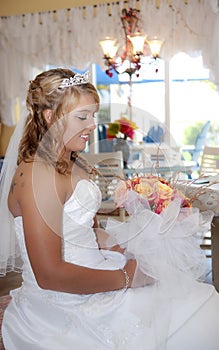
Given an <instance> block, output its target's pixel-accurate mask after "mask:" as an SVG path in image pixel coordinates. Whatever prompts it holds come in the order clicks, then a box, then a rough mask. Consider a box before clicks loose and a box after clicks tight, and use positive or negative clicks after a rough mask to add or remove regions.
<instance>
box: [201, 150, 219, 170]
mask: <svg viewBox="0 0 219 350" xmlns="http://www.w3.org/2000/svg"><path fill="white" fill-rule="evenodd" d="M201 174H203V175H210V176H211V175H218V174H219V147H210V146H205V147H204V149H203V153H202V158H201V164H200V175H201Z"/></svg>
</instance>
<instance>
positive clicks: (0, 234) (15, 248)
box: [0, 112, 27, 277]
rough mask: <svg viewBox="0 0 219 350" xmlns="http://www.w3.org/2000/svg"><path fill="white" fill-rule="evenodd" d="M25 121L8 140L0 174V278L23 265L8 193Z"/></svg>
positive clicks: (23, 119) (24, 118) (22, 120)
mask: <svg viewBox="0 0 219 350" xmlns="http://www.w3.org/2000/svg"><path fill="white" fill-rule="evenodd" d="M26 114H27V112H26ZM25 121H26V116H24V114H23V115H22V116H21V119H20V121H19V123H18V125H17V126H16V128H15V131H14V133H13V135H12V137H11V139H10V143H9V146H8V148H7V152H6V155H5V158H4V162H3V166H2V170H1V173H0V277H3V276H4V275H5V274H6V273H7V272H10V271H16V272H20V271H21V269H22V265H23V263H22V260H21V257H20V248H19V245H18V242H17V239H16V234H15V225H14V219H13V216H12V214H11V213H10V211H9V209H8V193H9V190H10V186H11V181H12V178H13V175H14V173H15V170H16V168H17V156H18V146H19V143H20V140H21V137H22V134H23V128H24V124H25Z"/></svg>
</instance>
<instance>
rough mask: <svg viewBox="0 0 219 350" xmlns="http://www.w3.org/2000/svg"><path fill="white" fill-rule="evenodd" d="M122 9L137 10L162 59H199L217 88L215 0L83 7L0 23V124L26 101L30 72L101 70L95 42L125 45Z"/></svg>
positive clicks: (218, 62) (218, 31)
mask: <svg viewBox="0 0 219 350" xmlns="http://www.w3.org/2000/svg"><path fill="white" fill-rule="evenodd" d="M124 7H127V8H128V7H134V8H135V7H136V8H138V9H140V16H141V21H140V26H141V29H142V32H145V33H147V34H148V36H154V35H156V36H158V37H159V38H161V39H163V40H164V44H163V47H162V51H161V56H162V58H163V59H165V60H169V59H170V58H171V57H172V56H173V55H174V54H176V53H178V52H186V53H188V54H190V55H193V56H195V55H198V54H202V56H203V60H204V64H205V66H206V67H208V68H209V69H210V71H211V79H212V81H213V82H214V83H215V84H216V85H219V45H218V37H219V14H218V2H217V1H216V0H188V1H182V0H172V1H171V0H165V1H164V0H163V1H158V0H156V1H154V0H136V1H125V2H123V1H119V2H114V3H111V4H99V5H96V6H86V7H85V6H84V7H83V6H82V7H78V8H72V9H66V10H57V11H52V9H51V11H50V12H46V13H34V14H26V15H18V16H9V17H1V18H0V77H1V78H0V110H1V121H2V122H3V123H4V124H6V125H9V126H10V125H14V124H15V123H16V120H15V117H14V114H13V111H14V104H15V101H16V99H17V98H18V97H19V98H20V99H21V100H24V99H25V96H26V93H27V89H28V84H29V80H30V79H31V78H33V76H32V74H33V67H35V68H37V69H38V70H44V69H45V68H46V66H48V65H52V66H60V67H61V66H62V67H68V68H69V67H70V68H71V67H75V68H77V69H85V68H86V67H88V66H89V65H90V64H91V63H97V64H99V65H100V66H102V67H104V61H103V58H102V57H103V54H102V50H101V47H100V45H99V40H100V39H102V38H104V37H105V36H113V37H116V38H118V41H119V43H120V44H121V46H122V45H123V44H124V37H123V31H122V26H121V22H120V13H121V10H122V9H123V8H124Z"/></svg>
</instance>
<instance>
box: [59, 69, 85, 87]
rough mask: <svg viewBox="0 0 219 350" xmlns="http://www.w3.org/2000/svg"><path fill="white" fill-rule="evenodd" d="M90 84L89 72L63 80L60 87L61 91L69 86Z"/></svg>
mask: <svg viewBox="0 0 219 350" xmlns="http://www.w3.org/2000/svg"><path fill="white" fill-rule="evenodd" d="M87 83H89V72H88V71H87V72H85V73H84V74H78V73H76V74H75V75H74V76H73V77H70V78H65V79H63V81H62V83H61V84H60V85H59V88H60V89H64V88H66V87H69V86H75V85H81V84H87Z"/></svg>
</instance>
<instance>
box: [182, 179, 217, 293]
mask: <svg viewBox="0 0 219 350" xmlns="http://www.w3.org/2000/svg"><path fill="white" fill-rule="evenodd" d="M209 179H211V182H212V181H215V182H216V181H218V183H217V184H213V185H211V186H209V187H207V188H206V187H205V186H206V185H204V184H198V185H196V184H191V185H189V186H188V184H187V185H186V184H185V183H184V184H183V183H182V184H179V185H178V187H179V188H180V189H183V190H184V193H185V194H186V195H187V196H188V197H191V196H193V195H194V194H195V192H197V190H202V189H203V194H201V195H200V196H199V197H198V198H197V199H196V200H195V201H194V202H193V206H194V207H197V208H199V209H200V211H204V210H212V211H213V213H214V217H213V220H212V224H211V246H212V248H211V255H212V281H213V285H214V286H215V288H216V290H217V291H218V292H219V175H216V176H211V177H209Z"/></svg>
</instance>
